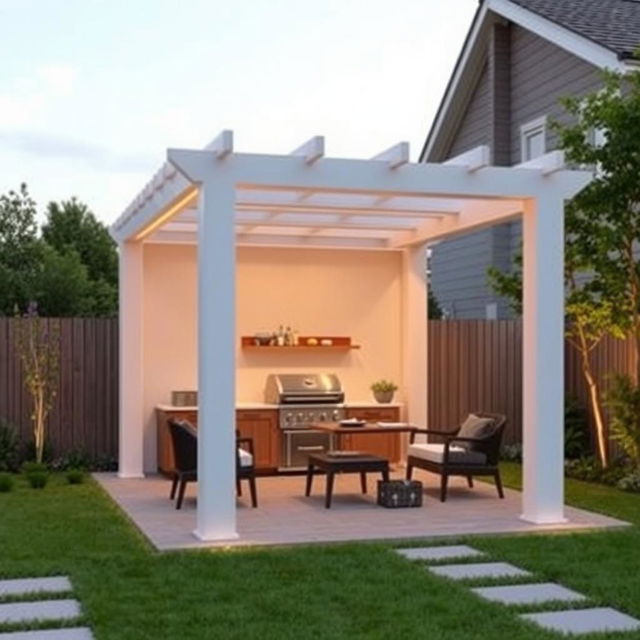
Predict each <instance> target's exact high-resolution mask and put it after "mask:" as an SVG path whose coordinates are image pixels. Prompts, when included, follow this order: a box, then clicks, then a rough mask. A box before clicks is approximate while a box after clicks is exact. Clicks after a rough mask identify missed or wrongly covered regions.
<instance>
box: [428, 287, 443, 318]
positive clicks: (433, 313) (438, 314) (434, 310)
mask: <svg viewBox="0 0 640 640" xmlns="http://www.w3.org/2000/svg"><path fill="white" fill-rule="evenodd" d="M427 296H428V300H429V320H441V319H442V309H441V307H440V303H439V302H438V299H437V298H436V296H435V294H434V293H433V290H432V289H431V287H429V292H428V294H427Z"/></svg>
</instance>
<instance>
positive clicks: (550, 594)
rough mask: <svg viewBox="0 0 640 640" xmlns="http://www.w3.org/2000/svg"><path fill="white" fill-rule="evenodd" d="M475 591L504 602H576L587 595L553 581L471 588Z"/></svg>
mask: <svg viewBox="0 0 640 640" xmlns="http://www.w3.org/2000/svg"><path fill="white" fill-rule="evenodd" d="M471 591H473V592H474V593H476V594H478V595H479V596H480V597H482V598H485V599H486V600H492V601H494V602H502V604H539V603H540V602H550V601H552V600H562V601H563V602H576V601H578V600H586V597H585V596H583V595H582V594H581V593H578V592H577V591H571V589H567V588H566V587H563V586H561V585H559V584H554V583H553V582H544V583H541V584H514V585H510V586H508V587H479V588H476V589H471Z"/></svg>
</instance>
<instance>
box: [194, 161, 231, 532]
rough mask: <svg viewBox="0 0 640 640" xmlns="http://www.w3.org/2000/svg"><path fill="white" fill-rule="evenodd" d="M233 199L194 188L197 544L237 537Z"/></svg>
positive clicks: (221, 187)
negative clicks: (196, 201) (196, 199)
mask: <svg viewBox="0 0 640 640" xmlns="http://www.w3.org/2000/svg"><path fill="white" fill-rule="evenodd" d="M208 171H211V169H208ZM234 199H235V194H234V189H233V187H232V185H231V184H218V183H216V182H214V181H213V180H207V181H205V182H204V183H203V184H202V186H201V187H200V196H199V209H200V210H199V227H198V516H197V528H196V530H195V532H194V534H195V536H196V537H198V538H200V539H201V540H226V539H230V538H236V537H237V533H236V501H235V474H236V468H235V464H236V459H235V446H236V445H235V424H236V416H235V375H236V372H235V341H236V331H235V315H236V313H235V306H236V298H235V268H236V252H235V230H234V216H235V210H234Z"/></svg>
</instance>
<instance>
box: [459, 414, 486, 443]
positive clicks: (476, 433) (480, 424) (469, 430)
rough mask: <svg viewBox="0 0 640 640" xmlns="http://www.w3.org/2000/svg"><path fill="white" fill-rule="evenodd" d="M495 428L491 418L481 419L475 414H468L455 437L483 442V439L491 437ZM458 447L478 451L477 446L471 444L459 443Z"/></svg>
mask: <svg viewBox="0 0 640 640" xmlns="http://www.w3.org/2000/svg"><path fill="white" fill-rule="evenodd" d="M495 428H496V423H495V420H493V418H481V417H480V416H477V415H476V414H475V413H470V414H469V415H468V416H467V419H466V420H465V421H464V422H463V423H462V426H461V427H460V431H458V433H457V435H458V436H460V437H461V438H475V439H476V440H484V439H485V438H488V437H489V436H492V435H493V433H494V432H495ZM459 446H461V447H462V448H464V449H468V450H470V451H472V450H478V446H477V445H476V444H475V443H473V442H460V443H459Z"/></svg>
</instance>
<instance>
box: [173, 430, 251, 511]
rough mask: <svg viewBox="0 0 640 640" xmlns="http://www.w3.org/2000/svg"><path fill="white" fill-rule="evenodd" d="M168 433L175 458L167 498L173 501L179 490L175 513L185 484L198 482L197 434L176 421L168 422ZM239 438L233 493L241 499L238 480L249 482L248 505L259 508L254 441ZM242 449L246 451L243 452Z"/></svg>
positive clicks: (237, 437) (237, 441) (237, 439)
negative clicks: (169, 433)
mask: <svg viewBox="0 0 640 640" xmlns="http://www.w3.org/2000/svg"><path fill="white" fill-rule="evenodd" d="M169 430H170V432H171V440H172V442H173V453H174V458H175V469H174V472H173V482H172V484H171V494H170V498H171V500H173V499H174V498H175V495H176V490H178V500H177V502H176V509H180V508H181V507H182V502H183V500H184V493H185V489H186V486H187V483H188V482H196V481H197V480H198V431H197V429H196V428H195V427H194V426H193V425H192V424H191V423H190V422H188V421H187V420H175V419H172V420H169ZM239 436H240V433H239V432H238V431H236V445H237V446H236V489H237V492H238V495H239V496H241V495H242V488H241V486H240V480H248V482H249V490H250V492H251V505H252V506H253V507H254V508H255V507H257V506H258V494H257V490H256V468H255V455H254V449H253V439H252V438H241V437H239ZM243 445H244V447H246V448H243Z"/></svg>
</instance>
